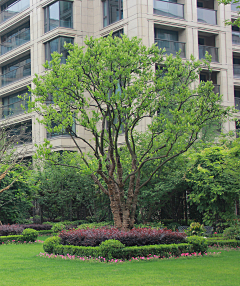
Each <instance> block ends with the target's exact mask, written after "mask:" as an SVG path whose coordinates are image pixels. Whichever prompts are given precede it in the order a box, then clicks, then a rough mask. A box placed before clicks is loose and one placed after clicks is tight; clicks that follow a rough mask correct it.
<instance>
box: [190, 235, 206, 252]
mask: <svg viewBox="0 0 240 286" xmlns="http://www.w3.org/2000/svg"><path fill="white" fill-rule="evenodd" d="M187 242H188V243H190V244H192V246H193V251H194V252H201V253H204V252H206V251H207V248H208V243H207V239H206V238H204V237H199V236H189V237H188V238H187Z"/></svg>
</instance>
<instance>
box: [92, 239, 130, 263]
mask: <svg viewBox="0 0 240 286" xmlns="http://www.w3.org/2000/svg"><path fill="white" fill-rule="evenodd" d="M124 247H125V245H124V244H122V243H121V242H120V241H119V240H116V239H109V240H105V241H103V242H102V243H101V244H100V245H99V248H98V249H99V256H102V257H104V258H106V259H108V260H109V259H112V258H115V257H116V255H117V256H119V255H120V253H121V250H122V249H123V248H124ZM115 253H116V254H115Z"/></svg>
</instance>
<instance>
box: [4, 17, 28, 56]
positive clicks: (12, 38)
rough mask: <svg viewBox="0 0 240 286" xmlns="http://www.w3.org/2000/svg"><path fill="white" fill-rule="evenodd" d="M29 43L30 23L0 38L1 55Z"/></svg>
mask: <svg viewBox="0 0 240 286" xmlns="http://www.w3.org/2000/svg"><path fill="white" fill-rule="evenodd" d="M29 41H30V22H27V23H25V24H23V25H21V26H19V27H18V28H16V29H14V30H12V31H10V32H8V33H7V34H5V35H3V36H1V55H3V54H5V53H7V52H8V51H11V50H12V49H15V48H17V47H18V46H21V45H23V44H25V43H27V42H29Z"/></svg>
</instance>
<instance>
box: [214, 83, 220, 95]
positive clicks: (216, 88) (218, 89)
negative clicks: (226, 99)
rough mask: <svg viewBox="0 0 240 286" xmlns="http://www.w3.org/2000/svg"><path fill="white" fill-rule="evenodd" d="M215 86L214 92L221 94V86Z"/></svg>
mask: <svg viewBox="0 0 240 286" xmlns="http://www.w3.org/2000/svg"><path fill="white" fill-rule="evenodd" d="M213 85H214V88H213V92H214V93H220V85H219V84H213Z"/></svg>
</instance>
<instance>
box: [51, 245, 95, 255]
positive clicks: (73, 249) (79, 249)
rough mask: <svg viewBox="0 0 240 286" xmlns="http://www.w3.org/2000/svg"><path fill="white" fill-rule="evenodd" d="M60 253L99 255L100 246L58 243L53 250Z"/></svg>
mask: <svg viewBox="0 0 240 286" xmlns="http://www.w3.org/2000/svg"><path fill="white" fill-rule="evenodd" d="M52 252H53V253H55V254H59V255H67V254H70V255H76V256H80V257H83V256H88V257H90V256H91V257H99V256H100V255H99V247H92V246H74V245H61V244H58V245H56V246H55V247H54V250H53V251H52Z"/></svg>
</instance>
